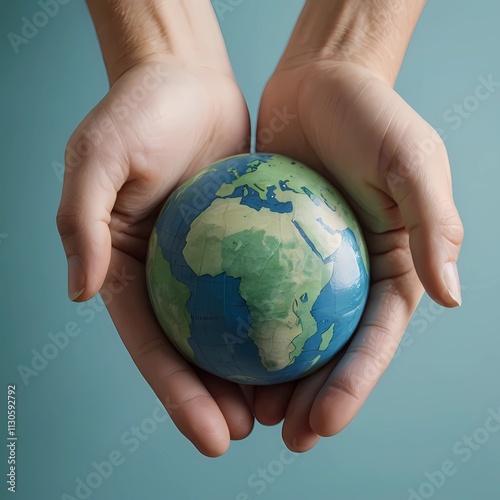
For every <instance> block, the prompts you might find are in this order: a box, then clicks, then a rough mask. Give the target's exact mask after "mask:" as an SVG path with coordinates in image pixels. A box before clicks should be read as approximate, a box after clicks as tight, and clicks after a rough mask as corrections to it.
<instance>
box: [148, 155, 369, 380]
mask: <svg viewBox="0 0 500 500" xmlns="http://www.w3.org/2000/svg"><path fill="white" fill-rule="evenodd" d="M146 274H147V276H146V277H147V284H148V291H149V296H150V299H151V302H152V305H153V309H154V311H155V313H156V316H157V318H158V321H159V323H160V325H161V327H162V329H163V330H164V331H165V333H166V335H167V337H168V338H169V339H170V340H171V341H172V343H173V344H174V345H175V346H176V347H177V348H178V350H179V351H180V352H181V353H182V354H183V355H184V356H185V357H186V358H187V359H188V360H189V361H191V362H192V363H194V364H196V365H198V366H199V367H201V368H203V369H205V370H206V371H208V372H211V373H213V374H215V375H218V376H220V377H223V378H225V379H228V380H231V381H233V382H237V383H241V384H255V385H262V384H277V383H281V382H286V381H289V380H294V379H297V378H299V377H302V376H304V375H307V374H309V373H311V372H313V371H315V370H317V369H318V368H319V367H321V366H322V365H324V364H325V363H326V362H327V361H328V360H330V359H331V358H332V357H333V356H334V355H335V353H337V352H338V351H339V350H340V349H341V348H342V347H343V346H344V345H345V344H346V342H347V341H348V340H349V338H350V337H351V335H352V334H353V332H354V331H355V329H356V327H357V325H358V322H359V320H360V317H361V314H362V312H363V309H364V306H365V303H366V299H367V295H368V288H369V275H368V256H367V251H366V246H365V242H364V239H363V236H362V233H361V229H360V226H359V223H358V222H357V220H356V218H355V217H354V215H353V213H352V211H351V209H350V207H349V206H348V205H347V202H346V201H345V199H344V198H343V197H342V196H341V194H340V193H339V192H338V191H337V190H336V189H335V188H334V187H333V186H332V185H331V184H330V183H329V182H328V181H327V180H326V179H324V178H323V177H322V176H320V175H319V174H318V173H316V172H315V171H313V170H311V169H309V168H308V167H306V166H304V165H302V164H301V163H299V162H296V161H294V160H292V159H290V158H286V157H284V156H279V155H271V154H259V153H257V154H245V155H239V156H233V157H230V158H227V159H224V160H221V161H220V162H217V163H215V164H213V165H210V166H209V167H206V168H204V169H203V170H201V171H200V172H199V173H198V174H197V175H195V176H194V177H193V178H191V179H190V180H188V181H187V182H185V183H184V184H183V185H182V186H180V187H179V188H178V189H177V190H176V191H175V192H174V193H173V194H172V195H171V196H170V198H169V199H168V200H167V202H166V204H165V206H164V207H163V209H162V211H161V213H160V215H159V216H158V219H157V221H156V224H155V227H154V229H153V232H152V235H151V238H150V242H149V249H148V256H147V263H146Z"/></svg>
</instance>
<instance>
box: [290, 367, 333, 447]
mask: <svg viewBox="0 0 500 500" xmlns="http://www.w3.org/2000/svg"><path fill="white" fill-rule="evenodd" d="M335 362H336V360H335V361H332V362H330V363H328V364H327V365H325V366H324V367H323V368H321V369H320V370H319V371H317V372H316V373H313V374H312V375H310V376H308V377H305V378H304V379H302V380H299V382H298V383H297V386H296V388H295V391H294V392H293V395H292V397H291V399H290V403H289V405H288V408H287V411H286V414H285V421H284V422H283V431H282V435H283V441H284V442H285V444H286V446H287V447H288V448H289V449H290V450H291V451H293V452H296V453H301V452H304V451H308V450H310V449H311V448H313V447H314V446H315V445H316V443H317V442H318V441H319V439H320V437H319V436H318V434H317V433H316V432H315V431H314V430H313V429H312V428H311V425H310V423H309V419H310V413H311V407H312V405H313V403H314V400H315V399H316V396H317V395H318V392H319V391H320V390H321V387H322V386H323V385H324V383H325V382H326V380H327V379H328V376H329V375H330V373H331V371H332V366H333V364H334V363H335Z"/></svg>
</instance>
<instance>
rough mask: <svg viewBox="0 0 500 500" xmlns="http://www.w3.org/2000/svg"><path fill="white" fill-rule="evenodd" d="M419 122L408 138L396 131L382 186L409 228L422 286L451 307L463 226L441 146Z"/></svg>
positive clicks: (456, 293)
mask: <svg viewBox="0 0 500 500" xmlns="http://www.w3.org/2000/svg"><path fill="white" fill-rule="evenodd" d="M422 122H423V120H422ZM422 122H420V124H419V125H420V126H417V127H415V128H413V129H411V130H412V137H411V138H408V137H405V134H403V137H401V139H400V141H399V143H398V146H397V148H396V150H395V154H394V155H393V156H392V161H391V162H390V164H389V166H388V169H387V170H386V181H387V187H388V189H389V192H390V195H391V196H392V198H393V199H394V200H395V202H396V203H397V204H398V206H399V210H400V212H401V215H402V217H403V221H404V224H405V226H406V229H407V230H408V232H409V236H410V248H411V253H412V257H413V262H414V264H415V269H416V271H417V273H418V276H419V278H420V281H421V282H422V284H423V286H424V288H425V290H426V291H427V293H428V294H429V295H430V296H431V297H432V298H433V299H434V300H435V301H436V302H438V303H439V304H441V305H443V306H446V307H456V306H459V305H461V303H462V294H461V288H460V279H459V275H458V270H457V264H456V263H457V260H458V254H459V252H460V247H461V244H462V241H463V234H464V233H463V226H462V222H461V220H460V216H459V214H458V211H457V208H456V206H455V203H454V201H453V193H452V182H451V172H450V165H449V160H448V154H447V152H446V147H445V145H444V143H443V141H442V140H441V138H440V137H439V135H438V133H437V132H436V131H435V130H434V129H432V127H430V125H428V124H427V123H425V122H423V123H422ZM424 124H425V126H423V125H424ZM407 130H410V129H407Z"/></svg>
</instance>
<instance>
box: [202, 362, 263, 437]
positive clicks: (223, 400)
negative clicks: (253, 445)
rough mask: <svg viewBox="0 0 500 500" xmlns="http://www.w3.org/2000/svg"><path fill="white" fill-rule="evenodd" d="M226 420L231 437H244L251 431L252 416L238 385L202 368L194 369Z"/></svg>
mask: <svg viewBox="0 0 500 500" xmlns="http://www.w3.org/2000/svg"><path fill="white" fill-rule="evenodd" d="M196 372H197V374H198V376H199V378H200V380H201V381H202V382H203V384H204V385H205V387H206V388H207V389H208V391H209V392H210V394H211V395H212V397H213V398H214V401H215V402H216V403H217V406H218V407H219V408H220V411H221V412H222V414H223V415H224V418H225V420H226V423H227V426H228V429H229V434H230V437H231V439H233V440H240V439H244V438H246V437H247V436H248V435H249V434H250V432H252V429H253V424H254V418H253V414H252V412H251V411H250V407H249V406H248V403H247V401H246V399H245V396H244V395H243V392H242V391H241V390H240V388H239V386H238V385H237V384H235V383H233V382H229V381H228V380H224V379H222V378H220V377H216V376H215V375H212V374H211V373H208V372H205V371H204V370H201V369H197V370H196Z"/></svg>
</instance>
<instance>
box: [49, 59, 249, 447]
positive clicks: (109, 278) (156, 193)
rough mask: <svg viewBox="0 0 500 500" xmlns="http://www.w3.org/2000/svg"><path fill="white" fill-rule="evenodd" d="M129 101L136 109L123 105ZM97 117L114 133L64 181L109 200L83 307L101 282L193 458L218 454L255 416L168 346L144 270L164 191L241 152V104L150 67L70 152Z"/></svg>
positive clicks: (101, 111)
mask: <svg viewBox="0 0 500 500" xmlns="http://www.w3.org/2000/svg"><path fill="white" fill-rule="evenodd" d="M158 73H159V74H160V79H155V78H154V77H152V78H151V77H148V79H147V80H146V84H145V81H144V78H145V76H146V75H147V74H150V75H151V74H154V75H157V74H158ZM146 87H147V88H146ZM138 89H140V90H138ZM141 89H142V90H141ZM134 95H135V96H139V97H140V99H139V102H134V101H130V100H129V99H128V98H129V97H130V96H134ZM117 103H120V105H121V108H119V107H118V104H117ZM104 119H109V120H111V122H112V125H113V126H112V127H111V126H109V123H108V127H107V130H108V133H107V134H105V135H104V138H103V139H104V140H103V141H101V143H100V144H99V145H98V147H95V148H94V150H93V151H92V152H91V154H90V155H89V157H88V158H87V165H86V169H87V171H86V172H83V169H82V170H79V169H78V168H76V169H75V170H74V172H73V171H69V172H68V173H67V175H66V179H65V189H68V190H69V189H70V188H71V187H72V185H75V184H76V185H79V186H80V185H83V182H82V181H81V178H79V177H80V176H81V175H86V176H89V175H92V176H93V177H94V179H95V182H94V183H93V184H94V185H93V186H91V188H92V189H93V192H92V194H90V193H85V194H86V195H87V196H89V197H90V196H92V197H95V198H96V199H97V198H100V199H101V200H102V199H103V198H105V199H106V200H107V206H106V209H105V210H104V211H103V213H98V214H95V219H96V220H97V223H96V225H95V227H94V228H93V231H94V235H95V238H94V239H95V241H94V243H95V244H94V246H93V247H92V248H90V249H88V251H87V255H88V259H89V261H90V266H91V268H92V271H93V273H92V276H88V277H87V286H86V289H85V294H84V296H82V297H81V299H83V300H84V299H86V298H89V297H90V296H92V295H93V294H94V293H96V292H97V291H98V290H99V288H101V285H102V284H103V280H104V284H103V287H102V289H101V292H102V296H103V298H104V299H105V300H106V302H107V304H106V305H107V307H108V310H109V312H110V314H111V317H112V319H113V322H114V323H115V325H116V327H117V330H118V332H119V333H120V336H121V337H122V339H123V342H124V344H125V345H126V347H127V349H128V350H129V352H130V354H131V356H132V357H133V359H134V361H135V363H136V364H137V366H138V367H139V369H140V370H141V372H142V373H143V375H144V376H145V378H146V380H147V381H148V382H149V383H150V385H151V386H152V388H153V389H154V391H155V392H156V394H157V395H158V397H159V398H160V400H161V401H162V403H163V404H164V405H165V407H166V409H167V411H169V413H170V414H171V416H172V418H173V420H174V421H175V423H176V425H177V426H178V427H179V429H180V430H181V431H182V432H184V433H185V434H186V435H187V436H188V437H189V438H190V439H191V441H193V442H194V443H195V445H196V446H198V448H199V449H200V451H202V452H203V453H206V454H208V455H218V454H220V453H222V452H223V451H225V448H226V447H227V445H228V440H229V437H231V438H241V437H243V436H244V435H246V434H247V433H248V432H249V431H250V430H251V427H252V421H253V418H252V417H251V414H250V412H249V410H248V407H247V404H246V402H245V400H244V397H243V395H242V393H241V391H240V390H239V387H238V386H237V385H235V384H230V383H229V382H225V381H222V380H219V379H217V378H216V377H213V376H209V375H208V374H201V373H200V374H199V376H198V374H197V373H196V372H195V370H194V369H193V368H191V367H190V365H189V364H188V363H187V362H186V361H185V360H184V359H183V358H182V357H181V356H180V355H179V354H178V353H177V351H176V350H175V349H174V348H173V347H172V345H171V344H170V343H169V342H168V340H167V339H166V337H165V335H164V334H163V332H162V331H161V329H160V327H159V325H158V323H157V321H156V318H155V316H154V313H153V311H152V309H151V306H150V303H149V300H148V294H147V291H146V283H145V269H144V263H145V257H146V251H147V244H148V239H149V235H150V234H151V230H152V228H153V224H154V220H155V217H156V215H157V213H158V211H159V209H160V208H161V205H162V203H163V202H164V201H165V199H166V198H167V197H168V195H169V193H170V192H171V191H172V190H173V189H174V188H175V187H176V186H177V185H179V183H181V182H182V181H183V180H185V179H187V178H189V177H190V176H192V175H193V174H194V173H195V171H196V170H198V169H199V168H201V167H203V166H204V165H207V164H209V163H211V162H213V161H215V160H217V159H220V158H221V157H224V156H228V155H230V154H234V153H236V152H242V150H243V148H244V145H245V144H247V143H248V130H249V122H248V114H247V109H246V105H245V103H244V100H243V97H242V95H241V93H240V91H239V88H238V86H237V85H236V83H235V82H234V80H233V79H231V78H230V77H228V76H221V75H219V74H216V73H215V72H213V71H210V70H208V69H196V70H193V69H186V68H183V67H179V66H177V65H173V64H169V63H164V62H162V63H161V64H159V63H148V64H143V65H140V66H136V67H134V68H133V69H132V70H130V71H129V72H127V73H126V74H125V75H123V76H122V77H121V78H120V79H119V80H118V81H117V82H116V83H115V84H114V85H113V87H112V89H111V90H110V92H109V94H108V95H107V96H106V97H105V98H104V99H103V101H101V103H100V104H99V105H98V106H97V107H96V108H95V109H94V110H93V111H92V112H91V113H90V114H89V116H88V117H87V118H86V119H85V120H84V122H82V124H81V125H80V126H79V127H78V129H77V130H76V131H75V133H74V134H73V136H72V138H71V139H70V142H69V146H70V147H71V148H72V149H73V150H78V146H79V144H80V143H81V141H82V140H84V139H83V138H84V135H83V134H84V131H85V130H86V129H88V128H89V126H91V124H95V123H101V122H102V120H104ZM87 189H90V188H87ZM64 200H67V197H66V198H65V197H64V194H63V202H62V203H61V209H60V216H59V218H58V223H59V228H60V231H61V233H62V234H63V235H67V234H68V233H69V231H68V229H67V228H66V227H65V225H68V226H71V225H72V224H73V225H74V218H75V217H77V216H78V214H77V213H75V211H73V210H72V207H71V204H72V201H71V200H68V201H64ZM96 205H97V203H96ZM101 205H102V202H101ZM89 254H90V255H89ZM200 379H203V383H202V382H201V380H200Z"/></svg>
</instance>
